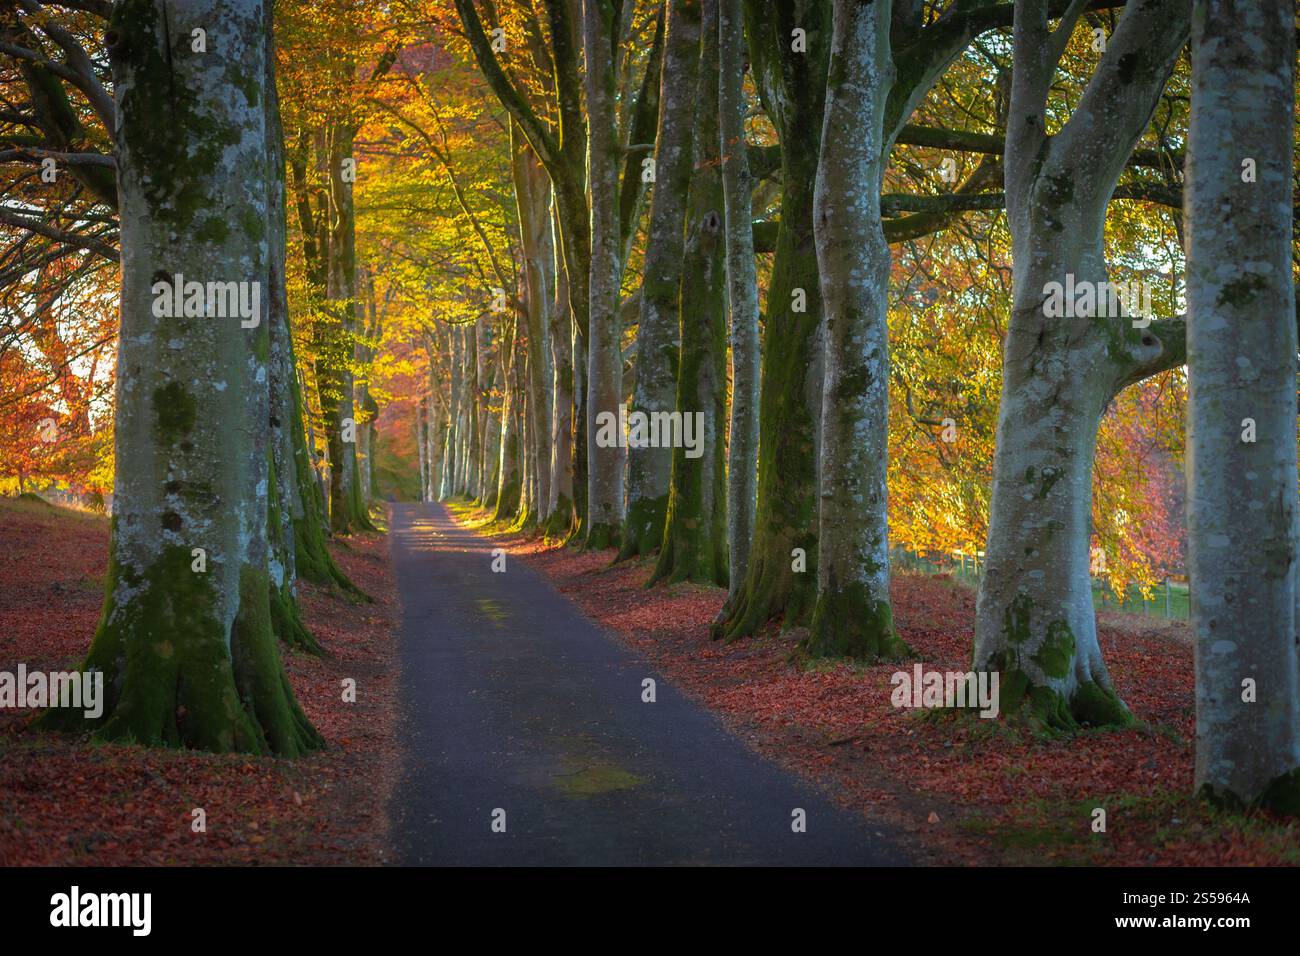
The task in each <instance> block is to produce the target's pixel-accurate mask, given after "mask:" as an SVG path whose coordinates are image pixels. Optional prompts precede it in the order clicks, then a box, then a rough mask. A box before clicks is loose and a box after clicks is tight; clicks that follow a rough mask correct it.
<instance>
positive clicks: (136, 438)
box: [46, 0, 321, 756]
mask: <svg viewBox="0 0 1300 956" xmlns="http://www.w3.org/2000/svg"><path fill="white" fill-rule="evenodd" d="M265 12H266V11H265V6H264V3H263V2H262V0H211V2H201V3H197V2H196V3H185V4H179V3H166V4H161V5H159V4H156V3H155V2H154V0H124V2H120V3H118V4H117V5H116V6H115V7H114V10H113V15H112V19H111V21H110V26H109V31H108V35H107V43H108V49H109V52H110V56H111V58H112V66H113V73H114V81H115V87H116V90H117V96H118V103H119V114H118V116H119V119H118V130H117V143H118V149H119V151H118V175H119V190H120V209H121V230H122V233H121V236H122V288H121V323H122V335H121V344H120V346H119V352H118V375H117V399H116V401H117V404H116V416H115V420H116V435H115V441H116V455H117V463H118V466H117V472H116V477H115V488H114V516H113V523H112V544H111V550H110V559H109V574H108V580H107V582H106V593H105V602H104V610H103V615H102V617H101V620H100V624H99V627H98V629H97V631H96V634H95V638H94V641H93V643H92V645H91V649H90V653H89V655H88V657H87V660H86V663H85V667H86V669H88V670H97V671H101V672H103V673H104V674H105V685H106V691H107V701H106V706H105V708H104V713H103V715H102V717H101V718H100V719H99V720H97V721H95V722H94V724H95V725H96V729H97V731H98V733H99V734H100V735H101V736H102V737H105V738H110V739H125V740H132V741H135V742H138V743H142V744H145V745H164V744H165V745H172V746H191V747H196V748H200V749H206V750H215V751H247V752H252V753H276V754H282V755H287V756H292V755H296V754H300V753H302V752H304V751H307V750H310V749H312V748H315V747H317V746H319V745H320V744H321V739H320V737H319V735H318V734H317V733H316V732H315V730H314V729H313V728H312V727H311V725H310V723H309V722H308V721H307V720H306V718H305V717H304V715H303V713H302V711H301V710H300V709H299V707H298V705H297V703H296V702H295V700H294V697H293V692H292V689H291V688H290V686H289V682H288V679H287V677H286V676H285V673H284V670H283V667H282V665H281V662H280V657H279V650H278V647H277V644H276V640H275V635H274V633H273V630H272V622H271V612H272V609H271V604H270V594H271V592H272V589H273V585H272V581H271V577H270V572H269V561H270V556H269V539H268V514H269V501H268V494H269V489H270V488H271V487H272V485H273V484H274V480H275V479H274V475H273V474H272V471H271V461H272V458H273V453H272V449H271V448H270V447H269V442H270V432H269V431H268V429H267V421H268V419H269V417H270V415H271V404H270V402H271V396H270V391H269V384H268V382H269V377H270V376H269V373H270V369H269V367H268V366H269V363H270V329H269V327H268V323H267V322H266V321H265V319H266V317H267V316H268V314H269V302H268V290H269V288H270V285H271V282H272V279H271V276H272V264H271V262H270V260H271V258H272V256H273V255H274V254H275V253H274V250H273V249H272V247H271V244H270V241H269V237H268V231H267V227H266V224H267V222H268V219H269V218H270V216H271V215H272V210H271V208H270V206H271V203H272V202H273V197H272V194H271V193H272V190H271V189H269V188H268V184H269V183H270V181H271V180H272V179H273V178H274V177H273V175H272V173H271V170H270V169H269V168H268V152H270V151H268V149H267V140H268V137H269V136H272V135H275V127H274V123H273V122H272V121H270V120H269V118H268V106H267V101H266V99H265V97H264V93H263V90H262V85H261V82H260V81H261V79H262V78H264V77H265V76H266V75H267V58H268V57H269V56H271V55H272V51H271V50H270V49H269V47H268V44H267V32H266V30H265V17H264V14H265ZM198 27H202V28H203V29H205V30H206V31H207V35H208V52H207V53H202V54H196V53H193V52H191V50H190V35H191V31H192V30H193V29H195V28H198ZM249 77H252V78H254V79H253V80H251V81H250V80H248V79H247V78H249ZM241 78H242V79H241ZM160 130H166V131H167V133H168V135H166V136H162V135H159V131H160ZM177 275H184V276H185V278H186V281H203V282H205V283H206V282H209V281H211V282H248V283H253V282H256V283H257V284H258V294H259V296H260V308H261V317H262V320H263V321H260V322H259V323H258V325H257V326H256V327H251V328H244V327H242V323H241V320H240V318H239V317H238V316H230V317H220V316H214V315H195V316H188V317H187V316H181V317H160V316H156V315H155V314H154V303H155V293H154V291H153V290H154V287H155V284H157V283H163V282H166V283H170V282H172V281H174V279H175V277H176V276H177ZM195 549H202V551H201V552H196V550H195ZM200 558H201V559H202V561H200ZM46 723H47V725H50V726H57V727H65V728H71V727H79V726H84V725H85V724H86V721H85V719H84V718H83V717H82V716H81V713H80V711H51V712H49V714H48V715H47V717H46Z"/></svg>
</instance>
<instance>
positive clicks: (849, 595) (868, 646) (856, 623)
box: [802, 582, 912, 661]
mask: <svg viewBox="0 0 1300 956" xmlns="http://www.w3.org/2000/svg"><path fill="white" fill-rule="evenodd" d="M802 650H803V651H804V652H805V653H806V654H807V655H808V656H809V657H814V658H818V657H850V658H853V659H854V660H861V661H877V660H899V659H901V658H904V657H910V656H912V649H911V648H910V647H908V646H907V644H906V643H905V642H904V641H903V639H902V638H901V637H899V636H898V632H897V631H896V630H895V629H894V613H893V611H892V609H891V608H890V606H889V603H888V602H887V601H879V600H876V599H875V598H873V597H872V595H871V592H870V590H869V589H868V588H867V586H866V585H865V584H862V583H860V582H854V583H852V584H849V585H848V586H846V587H831V588H829V589H828V590H827V591H826V592H824V593H823V594H822V595H821V597H820V599H819V600H818V602H817V607H816V609H815V610H814V612H813V618H812V624H811V625H810V627H809V633H808V637H807V638H806V639H805V640H804V642H803V646H802Z"/></svg>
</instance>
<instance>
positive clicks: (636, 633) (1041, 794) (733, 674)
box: [453, 504, 1300, 866]
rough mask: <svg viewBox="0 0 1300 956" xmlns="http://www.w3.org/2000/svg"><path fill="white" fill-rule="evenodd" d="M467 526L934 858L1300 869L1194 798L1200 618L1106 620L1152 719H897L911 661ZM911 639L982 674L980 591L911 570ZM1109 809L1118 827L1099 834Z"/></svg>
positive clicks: (899, 588) (1137, 706) (898, 601)
mask: <svg viewBox="0 0 1300 956" xmlns="http://www.w3.org/2000/svg"><path fill="white" fill-rule="evenodd" d="M453 510H454V511H455V512H456V514H457V516H458V520H459V521H461V522H462V523H463V524H464V525H465V526H467V527H471V528H476V529H479V530H480V531H481V532H482V533H485V534H491V536H492V537H493V538H494V539H495V541H496V543H497V544H498V545H500V546H502V547H504V548H506V549H507V550H508V551H509V552H510V553H511V554H512V555H517V556H519V557H520V558H522V559H523V560H524V561H525V562H526V563H527V564H528V565H529V566H530V567H533V568H535V569H537V570H539V571H541V572H542V573H543V574H544V575H546V576H547V577H548V578H549V579H550V581H551V582H552V584H553V585H554V586H555V587H557V588H558V589H559V590H560V591H561V592H562V593H563V594H565V595H566V596H567V597H568V598H569V599H570V600H571V601H573V603H574V604H575V605H576V606H577V607H578V608H579V609H580V610H581V611H582V612H583V613H584V614H586V615H587V616H588V617H589V618H590V619H592V620H594V621H595V622H597V623H598V624H600V625H601V626H602V627H603V628H604V629H606V630H607V631H608V632H610V633H612V634H614V635H616V636H617V638H618V639H619V640H620V641H622V642H623V643H624V644H625V645H626V646H628V647H629V648H631V649H632V650H634V651H636V652H637V653H639V654H641V655H643V656H644V657H645V659H646V660H648V661H649V662H650V663H651V664H652V665H654V666H655V667H657V668H658V669H659V670H660V671H661V672H662V673H663V674H664V676H665V677H666V678H668V679H669V680H670V681H671V682H672V683H673V684H674V686H676V687H677V689H678V690H680V691H682V692H684V693H686V694H687V695H689V696H691V697H693V698H694V699H696V700H697V701H698V702H700V703H702V704H703V705H704V706H706V707H707V708H709V709H710V710H712V711H714V712H715V713H716V714H718V715H719V716H720V717H721V718H722V720H723V721H724V723H725V724H726V725H727V727H728V728H729V729H730V730H731V731H732V732H733V733H734V734H736V735H737V736H739V737H740V738H741V739H743V740H744V741H745V742H746V743H748V745H749V746H750V747H752V748H753V749H754V750H756V751H757V752H759V753H760V754H762V755H764V756H766V757H768V758H769V759H772V760H774V761H776V762H777V763H779V764H781V765H783V766H785V767H787V768H789V769H792V770H794V771H796V772H798V773H799V774H801V775H803V776H804V777H805V778H806V779H808V780H810V781H812V782H813V783H815V784H816V785H817V786H819V787H820V788H821V789H822V790H823V791H824V792H825V793H827V794H828V795H829V796H830V797H832V798H833V799H834V800H835V801H837V802H838V803H840V804H841V805H843V806H846V807H848V808H851V809H853V810H855V811H857V812H859V813H861V814H863V815H865V816H866V817H867V818H868V820H870V821H872V822H877V823H880V824H885V825H888V826H890V827H891V829H893V830H895V831H901V832H903V833H906V834H909V835H910V836H911V837H912V838H913V839H912V841H910V842H911V843H912V844H913V845H915V847H917V848H918V849H917V850H916V853H917V856H918V862H922V863H930V864H995V863H996V864H1067V865H1069V864H1078V865H1089V864H1091V865H1097V864H1100V865H1166V866H1170V865H1172V866H1192V865H1196V866H1244V865H1295V864H1300V825H1297V824H1296V823H1287V822H1284V821H1282V820H1279V819H1276V818H1272V817H1270V816H1268V815H1267V814H1262V813H1229V812H1225V811H1219V810H1216V809H1213V808H1211V807H1209V806H1208V805H1206V804H1205V803H1204V802H1202V801H1198V800H1196V799H1194V798H1193V797H1192V796H1191V795H1190V794H1191V789H1192V772H1193V759H1194V743H1195V741H1194V723H1195V701H1194V680H1193V661H1192V647H1191V643H1190V639H1189V634H1188V630H1187V626H1186V624H1184V623H1182V622H1166V621H1159V620H1153V619H1150V618H1143V617H1139V616H1137V615H1122V614H1103V615H1102V616H1101V618H1100V620H1099V625H1098V631H1099V638H1100V641H1101V647H1102V652H1103V654H1104V655H1105V658H1106V661H1107V664H1108V666H1109V668H1110V673H1111V676H1112V679H1113V680H1114V683H1115V685H1116V688H1117V689H1118V691H1119V693H1120V695H1121V696H1122V697H1123V699H1124V700H1125V701H1127V703H1128V704H1129V706H1130V708H1131V709H1132V710H1133V712H1134V714H1135V716H1136V717H1137V718H1138V720H1139V725H1138V726H1137V727H1135V728H1133V729H1130V730H1123V731H1088V730H1085V731H1082V732H1080V733H1078V734H1075V735H1073V736H1069V737H1061V736H1057V737H1048V736H1045V735H1042V734H1038V733H1035V732H1033V731H1032V730H1030V729H1029V728H1027V727H1025V726H1023V725H1021V726H1016V725H1015V724H1014V723H1012V722H1008V721H1002V720H984V719H980V718H978V717H974V716H965V715H962V716H957V715H955V714H953V713H952V712H944V711H934V710H930V711H925V710H909V709H895V708H894V707H893V705H892V704H891V693H892V691H893V686H892V685H891V683H890V677H891V676H892V675H893V674H894V673H895V672H896V671H898V670H908V671H910V670H911V668H912V662H908V663H906V664H901V665H900V664H892V663H887V664H879V665H874V666H851V665H849V664H846V663H822V664H819V665H816V666H813V667H808V668H804V667H799V666H796V665H795V664H792V663H790V657H791V652H792V651H793V650H794V648H795V645H796V644H797V642H798V640H799V638H800V637H801V633H800V631H799V630H798V629H791V630H787V631H784V632H783V631H781V630H780V629H779V628H777V627H772V628H771V629H769V631H767V632H766V633H763V634H760V635H758V636H755V637H753V638H750V639H747V640H742V641H738V642H735V643H732V644H723V643H721V642H715V641H713V640H711V639H710V637H709V631H708V625H709V622H710V621H711V620H712V619H713V617H714V616H715V615H716V613H717V612H718V610H719V609H720V608H721V606H722V604H723V600H724V598H725V596H726V594H725V591H724V590H722V589H719V588H713V587H702V586H699V585H694V584H689V583H684V584H677V585H672V586H667V587H665V586H659V587H655V588H651V589H647V588H646V587H645V586H644V584H645V582H646V580H647V579H648V578H649V575H650V571H651V567H652V565H651V563H650V561H647V560H638V561H630V562H624V563H621V564H614V563H613V559H614V557H615V552H614V551H612V550H611V551H601V552H581V551H578V550H576V549H572V548H565V547H560V546H557V545H556V544H555V543H553V542H552V543H547V542H544V541H542V540H540V539H538V538H537V537H536V536H534V535H531V534H524V533H519V532H517V531H502V530H501V529H498V528H494V527H493V526H492V525H491V524H490V521H489V516H488V515H487V514H486V513H485V512H482V511H477V510H474V509H472V508H470V507H468V506H465V505H463V504H461V505H456V506H454V509H453ZM892 597H893V604H894V616H895V621H896V623H897V625H898V628H899V631H900V632H901V634H902V636H903V638H904V639H905V640H906V641H907V643H908V644H909V645H910V646H911V647H912V648H913V649H914V650H915V651H916V652H917V654H918V656H919V659H920V661H921V663H922V664H923V666H924V667H925V668H926V669H927V670H931V669H933V670H943V671H965V670H967V669H968V667H969V658H970V648H971V646H972V644H973V640H974V634H973V624H974V618H975V593H974V591H973V590H971V589H969V588H968V587H965V586H963V585H961V584H958V583H957V582H955V581H953V580H952V579H951V578H950V577H947V576H939V575H935V576H927V575H916V574H900V575H896V576H895V578H894V583H893V588H892ZM1097 808H1101V809H1104V810H1105V811H1106V814H1105V832H1094V829H1093V821H1094V819H1096V816H1095V813H1094V811H1095V810H1096V809H1097Z"/></svg>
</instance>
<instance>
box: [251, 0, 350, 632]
mask: <svg viewBox="0 0 1300 956" xmlns="http://www.w3.org/2000/svg"><path fill="white" fill-rule="evenodd" d="M263 23H264V26H263V29H264V30H265V33H266V41H265V42H266V48H267V49H268V50H274V49H275V30H274V15H273V12H272V4H266V6H265V8H264V10H263ZM262 89H263V90H264V91H265V95H266V99H267V103H266V120H267V137H266V141H267V157H266V163H267V175H268V179H267V204H268V209H267V211H268V217H267V248H268V252H269V258H268V260H267V266H268V269H267V315H266V324H267V329H268V341H269V349H270V352H269V360H268V363H267V364H268V375H267V387H268V410H269V415H268V427H269V434H270V445H271V469H272V479H273V480H272V481H271V482H270V483H269V486H268V495H267V500H268V519H267V535H268V539H269V541H270V543H271V552H270V558H269V561H268V566H267V570H268V572H269V575H270V578H271V593H270V601H271V621H272V623H273V625H274V627H275V632H276V635H277V636H278V637H279V638H280V639H281V640H282V641H284V642H285V643H286V644H289V645H291V646H293V647H298V648H301V649H303V650H305V651H308V652H310V653H313V654H319V653H321V646H320V644H319V643H318V642H317V641H316V638H315V637H314V636H313V635H312V634H311V632H310V631H308V630H307V628H306V626H305V625H304V624H303V623H302V618H301V616H300V615H299V612H298V542H297V533H296V528H295V525H296V523H295V516H296V515H299V514H301V513H302V512H303V499H302V489H301V488H300V487H299V478H298V471H297V465H296V462H295V441H300V440H301V434H300V429H301V419H300V418H299V417H298V413H299V409H298V401H299V399H298V390H297V382H298V369H297V364H296V362H295V361H294V352H293V337H292V335H291V334H290V330H289V295H288V290H287V288H286V286H285V274H284V270H285V256H286V251H287V224H286V211H285V201H286V190H285V179H284V166H285V151H284V130H283V126H282V124H281V122H280V101H279V96H278V93H277V91H276V84H275V57H273V56H269V57H267V58H266V79H265V82H264V83H263V86H262ZM327 557H328V555H327ZM330 563H331V564H333V561H331V562H330Z"/></svg>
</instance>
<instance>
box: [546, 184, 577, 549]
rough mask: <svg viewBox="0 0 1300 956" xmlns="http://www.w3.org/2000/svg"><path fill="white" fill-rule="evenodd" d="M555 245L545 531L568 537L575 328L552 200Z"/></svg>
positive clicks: (573, 519)
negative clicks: (549, 439) (556, 238)
mask: <svg viewBox="0 0 1300 956" xmlns="http://www.w3.org/2000/svg"><path fill="white" fill-rule="evenodd" d="M551 235H552V246H553V247H554V250H555V268H554V275H555V301H554V304H553V306H552V308H551V329H550V335H548V336H547V339H548V341H549V342H550V344H551V445H550V449H549V466H550V472H551V477H550V482H549V485H550V494H551V498H550V501H549V502H548V503H547V506H546V512H547V514H548V515H549V517H548V518H547V521H546V526H545V529H544V530H545V532H546V534H548V535H551V536H554V537H567V536H568V535H569V534H570V533H571V532H572V531H573V529H574V527H575V522H576V520H577V516H576V514H575V511H574V502H573V427H574V416H573V396H574V392H573V349H574V328H573V321H572V313H571V312H570V310H569V282H568V274H567V270H566V269H565V266H564V261H563V252H562V250H561V249H560V246H559V243H558V242H555V240H554V237H555V236H557V235H559V222H558V216H557V214H556V212H555V204H554V202H552V215H551Z"/></svg>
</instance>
